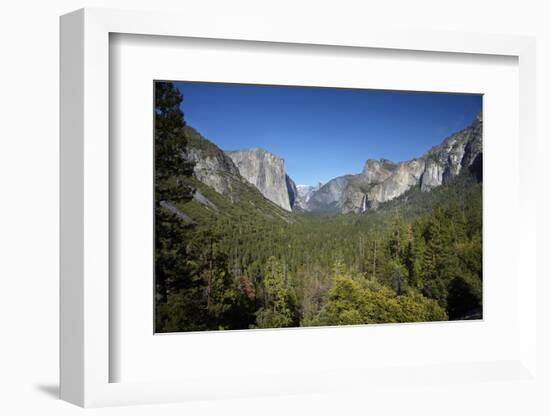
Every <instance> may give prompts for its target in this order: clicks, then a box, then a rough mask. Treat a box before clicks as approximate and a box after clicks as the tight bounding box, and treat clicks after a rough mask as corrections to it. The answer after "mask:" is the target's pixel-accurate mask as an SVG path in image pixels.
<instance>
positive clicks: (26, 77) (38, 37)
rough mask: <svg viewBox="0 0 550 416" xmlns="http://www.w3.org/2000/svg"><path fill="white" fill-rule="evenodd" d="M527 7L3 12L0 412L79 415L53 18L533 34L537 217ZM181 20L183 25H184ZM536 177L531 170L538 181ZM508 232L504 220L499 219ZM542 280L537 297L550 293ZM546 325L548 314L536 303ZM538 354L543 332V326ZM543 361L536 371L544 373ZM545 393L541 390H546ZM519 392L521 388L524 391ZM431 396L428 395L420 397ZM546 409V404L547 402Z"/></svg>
mask: <svg viewBox="0 0 550 416" xmlns="http://www.w3.org/2000/svg"><path fill="white" fill-rule="evenodd" d="M547 3H548V2H545V1H534V0H522V1H520V0H516V1H506V0H494V1H493V0H461V1H443V0H433V1H430V0H414V1H410V0H403V1H391V0H376V1H357V2H352V1H346V0H338V1H330V2H326V1H321V0H317V1H311V2H310V1H301V2H299V1H298V0H294V1H285V0H278V1H274V0H271V1H268V2H267V1H245V0H242V1H241V0H231V1H225V2H224V1H218V2H215V1H205V0H202V1H199V0H195V1H186V0H179V1H169V0H155V1H152V0H133V1H130V0H111V1H107V0H103V1H102V0H88V1H86V2H82V1H69V0H50V1H38V0H20V1H13V0H12V1H9V0H8V1H5V2H4V3H3V4H2V6H1V8H0V31H1V33H0V42H1V47H0V54H1V57H2V59H1V61H0V83H1V86H2V87H1V89H0V121H1V122H0V143H1V150H0V185H1V188H0V189H1V192H2V200H1V202H0V236H1V238H0V244H1V247H0V253H1V254H0V270H1V271H0V278H1V282H2V286H0V317H1V327H0V329H1V331H2V332H1V334H2V335H1V340H0V414H4V415H18V414H38V413H39V412H40V414H56V415H58V414H59V415H66V414H76V413H80V412H81V411H82V410H81V409H79V408H76V407H74V406H72V405H69V404H66V403H64V402H60V401H58V400H57V399H56V395H57V389H58V387H57V386H58V254H59V253H58V143H59V142H58V118H59V112H58V103H59V100H58V86H59V82H58V69H59V65H58V61H59V48H58V42H59V41H58V16H59V15H61V14H64V13H66V12H69V11H72V10H74V9H77V8H80V7H84V6H88V7H90V6H93V7H116V8H134V9H145V10H147V9H166V10H178V11H180V12H188V13H189V18H190V19H191V18H192V15H193V14H195V13H198V14H201V13H204V14H206V15H211V14H214V13H220V14H224V15H227V16H228V18H229V19H230V18H231V15H234V14H243V13H244V14H248V15H250V16H251V18H253V16H254V15H258V14H260V15H267V16H271V18H273V19H276V20H279V21H280V22H281V27H284V26H285V21H287V20H292V21H298V22H301V21H302V22H303V27H304V30H307V26H308V22H309V21H311V20H318V21H326V24H327V25H330V26H334V25H346V26H348V25H355V26H357V27H359V28H360V27H362V26H364V25H370V24H375V23H376V24H380V23H381V22H382V23H383V24H386V23H387V25H388V26H405V27H421V28H426V27H427V28H433V29H438V30H456V31H473V32H489V33H511V34H523V35H536V36H537V41H538V45H537V46H538V52H537V53H538V68H537V70H538V133H539V148H538V155H539V163H538V166H539V170H538V173H537V175H536V176H537V177H538V179H537V180H538V189H539V190H540V192H541V195H540V204H539V207H540V208H539V213H540V214H543V213H544V212H545V211H546V210H548V209H547V207H548V201H549V199H548V190H549V189H550V185H549V183H550V181H549V180H550V176H549V174H548V170H547V169H546V168H545V163H547V160H548V156H545V155H549V154H550V146H549V143H548V138H549V137H550V128H549V126H548V124H547V123H546V119H547V118H548V114H549V113H550V96H549V94H550V29H549V27H550V25H549V20H550V12H548V11H547V10H546V8H545V6H547ZM182 24H185V22H182ZM534 177H535V175H534ZM540 217H541V218H540V224H539V273H544V274H546V275H547V274H548V273H547V271H546V270H547V267H546V261H545V256H547V253H548V248H549V246H548V244H547V243H546V241H544V240H545V238H543V237H545V236H546V235H548V232H549V231H550V230H549V228H548V225H549V223H548V219H547V217H548V214H546V218H542V215H540ZM503 226H505V224H503ZM548 289H549V284H548V282H546V281H543V282H542V285H539V288H538V291H539V292H540V293H547V294H548V296H550V291H549V290H548ZM539 309H540V317H541V321H542V319H543V318H544V321H545V323H546V324H545V325H544V326H545V327H546V328H550V325H548V323H547V322H548V318H549V317H550V313H549V310H550V308H549V307H548V306H547V305H545V304H540V305H539ZM539 327H540V328H541V330H540V331H539V338H540V339H541V341H542V342H541V347H542V349H543V351H544V350H546V351H550V342H549V341H550V335H549V332H550V331H548V330H546V331H544V330H543V325H539ZM545 355H546V356H547V355H548V353H547V352H546V354H544V353H543V354H541V356H540V357H539V359H540V362H541V368H544V369H545V374H550V371H548V370H549V366H548V358H547V357H546V356H545ZM549 386H550V384H549V385H547V386H546V393H547V392H548V391H550V387H549ZM524 387H525V388H524ZM428 394H429V395H428ZM544 397H545V395H544V391H542V389H538V390H537V389H532V388H530V386H529V385H528V384H526V385H525V386H523V387H522V386H519V387H518V386H516V385H508V384H506V383H498V384H494V385H491V386H488V387H487V388H484V389H483V393H480V392H479V389H476V388H475V386H474V387H472V386H468V385H467V384H457V385H454V386H435V387H434V388H433V389H431V390H430V393H425V392H424V391H423V390H422V389H418V391H415V392H414V394H411V395H410V396H407V398H406V399H405V398H403V397H395V395H393V394H392V391H391V388H388V391H387V394H384V395H381V396H377V397H371V396H369V392H368V391H365V394H364V395H361V396H357V395H353V396H352V395H349V394H346V393H335V394H328V395H327V394H325V395H322V396H321V395H318V396H300V397H297V396H295V397H281V398H259V399H254V400H231V401H214V402H197V403H187V404H173V405H163V406H160V407H150V406H141V407H133V408H115V409H100V410H93V412H94V413H97V414H101V415H104V414H105V415H106V414H109V415H124V414H144V415H145V414H150V413H152V412H163V413H165V414H184V413H185V414H192V415H200V414H207V415H217V414H220V413H223V414H239V415H245V414H258V413H259V414H267V415H271V414H283V413H286V414H298V413H301V414H336V413H339V414H359V413H360V414H376V415H380V414H399V413H404V412H406V413H407V414H416V413H418V414H423V415H427V414H446V415H454V414H457V415H459V414H460V415H465V414H483V413H487V414H489V413H490V414H501V415H504V414H514V415H516V414H526V415H536V414H549V408H550V405H549V404H548V402H546V403H545V402H544V399H543V398H544ZM543 403H544V404H543Z"/></svg>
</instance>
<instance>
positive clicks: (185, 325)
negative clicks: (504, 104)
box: [155, 83, 483, 332]
mask: <svg viewBox="0 0 550 416" xmlns="http://www.w3.org/2000/svg"><path fill="white" fill-rule="evenodd" d="M155 98H156V100H157V101H156V108H155V282H156V313H155V322H156V330H157V331H158V332H175V331H201V330H212V329H244V328H274V327H290V326H310V325H347V324H369V323H391V322H423V321H439V320H446V319H470V318H479V317H481V314H482V304H481V302H482V286H483V285H482V281H483V275H482V209H481V208H482V192H481V183H479V182H478V180H479V177H478V176H476V175H470V174H469V173H468V172H467V171H466V170H464V173H461V175H459V176H458V177H457V178H455V179H453V180H452V181H451V182H449V183H447V184H445V185H443V186H440V187H438V188H436V189H434V190H432V191H431V192H420V189H418V188H414V189H411V190H410V191H408V192H407V193H405V194H404V195H403V196H401V197H400V198H397V199H395V200H392V201H390V202H387V203H384V204H381V206H380V207H379V209H378V210H377V211H375V212H367V213H366V214H363V215H356V214H346V215H326V214H321V215H319V214H310V213H303V212H292V213H289V212H286V211H284V210H283V209H281V208H280V207H278V206H277V205H275V204H273V203H271V202H270V201H268V200H267V199H265V198H264V197H263V196H262V195H261V193H260V192H259V191H258V190H257V189H256V188H254V187H253V186H252V185H250V184H249V183H247V182H246V181H241V180H237V179H231V178H230V179H231V182H230V183H231V189H232V193H231V197H230V198H229V197H227V196H223V195H221V194H219V193H217V192H216V191H215V190H214V189H212V188H210V187H208V186H206V185H205V184H203V183H201V182H199V181H198V180H196V179H195V178H194V177H193V176H192V169H193V166H192V164H190V163H189V162H188V161H186V159H185V154H186V146H187V145H190V146H192V147H194V148H198V149H200V150H201V151H202V152H203V153H205V154H207V155H210V156H214V157H215V156H216V155H218V154H219V152H220V150H219V149H218V148H217V147H216V145H215V144H213V143H212V142H209V141H208V140H206V139H204V138H203V137H202V136H201V135H200V134H199V133H198V132H196V131H195V130H194V129H192V128H190V127H188V126H186V125H185V122H184V119H183V114H182V113H181V110H180V108H179V107H180V104H181V100H182V99H183V97H181V94H180V93H179V91H178V90H177V89H175V88H174V86H173V85H172V84H171V83H156V85H155ZM195 190H197V191H200V193H201V194H202V195H203V196H204V197H205V198H207V199H208V201H209V202H210V204H204V203H201V202H200V201H198V200H196V199H193V198H192V195H193V192H194V191H195ZM166 202H169V203H170V204H171V207H172V208H173V209H168V208H167V206H166ZM178 212H179V213H181V214H185V216H186V217H189V218H191V219H192V221H185V220H184V219H183V218H184V216H183V215H179V216H178V215H177V213H178Z"/></svg>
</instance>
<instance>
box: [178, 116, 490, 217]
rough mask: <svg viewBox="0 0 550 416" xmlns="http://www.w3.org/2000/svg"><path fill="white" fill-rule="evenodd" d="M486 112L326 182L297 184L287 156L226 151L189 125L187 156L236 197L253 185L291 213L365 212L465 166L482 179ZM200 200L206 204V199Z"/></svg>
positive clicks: (197, 170)
mask: <svg viewBox="0 0 550 416" xmlns="http://www.w3.org/2000/svg"><path fill="white" fill-rule="evenodd" d="M482 123H483V122H482V114H481V113H480V114H478V115H477V117H476V118H475V120H474V121H473V123H472V124H471V125H470V126H468V127H466V128H465V129H463V130H461V131H459V132H457V133H455V134H453V135H451V136H449V137H448V138H446V139H445V140H444V141H443V142H442V143H441V144H439V145H437V146H435V147H433V148H432V149H430V150H429V151H427V152H426V153H425V154H423V155H422V156H420V157H418V158H415V159H412V160H408V161H404V162H399V163H394V162H392V161H389V160H387V159H380V160H374V159H369V160H367V161H366V162H365V165H364V167H363V170H362V171H361V172H360V173H358V174H349V175H343V176H339V177H337V178H334V179H332V180H330V181H328V182H327V183H325V184H324V185H321V184H319V185H318V186H307V185H298V186H296V184H295V183H294V181H293V180H292V179H291V178H290V177H289V176H288V175H287V173H286V171H285V164H284V160H283V159H282V158H280V157H279V156H276V155H274V154H272V153H270V152H268V151H266V150H264V149H260V148H254V149H245V150H237V151H227V152H223V151H222V150H220V149H219V148H218V147H217V146H216V145H215V144H213V143H212V142H210V141H208V140H207V139H205V138H204V137H202V136H201V135H200V134H199V133H198V132H196V131H195V130H194V129H192V128H191V127H187V128H186V129H187V130H186V133H187V136H188V149H187V153H186V157H187V158H188V159H189V160H191V161H193V162H194V163H195V167H194V175H195V177H196V178H197V179H198V180H200V181H201V182H203V183H205V184H206V185H208V186H210V187H212V188H213V189H214V190H216V191H217V192H219V193H220V194H222V195H225V196H228V197H229V198H231V200H233V198H234V197H235V192H234V188H235V187H236V185H239V184H240V185H242V184H243V183H246V186H253V187H254V188H255V189H257V190H258V191H259V192H260V193H261V194H262V195H263V196H264V197H265V198H267V199H268V200H270V201H272V202H273V203H275V204H276V205H278V206H279V207H281V208H283V209H285V210H287V211H291V210H292V209H293V208H300V209H302V210H305V211H313V212H333V213H338V212H340V213H350V212H355V213H361V212H365V211H366V210H369V209H377V208H378V206H379V205H380V204H381V203H383V202H386V201H390V200H392V199H395V198H397V197H399V196H401V195H403V194H404V193H405V192H407V191H408V190H409V189H411V188H413V187H418V189H420V191H422V192H429V191H431V190H432V189H434V188H436V187H438V186H440V185H442V184H444V183H447V182H448V181H450V180H451V179H452V178H454V177H456V176H457V175H459V174H460V172H461V171H462V170H463V169H464V168H468V169H469V170H470V172H472V173H473V174H475V175H476V177H477V178H478V180H481V175H482V151H483V145H482V130H483V124H482ZM197 198H199V199H198V201H199V202H201V203H204V204H206V201H202V200H200V196H198V197H197Z"/></svg>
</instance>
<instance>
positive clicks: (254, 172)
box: [226, 148, 296, 211]
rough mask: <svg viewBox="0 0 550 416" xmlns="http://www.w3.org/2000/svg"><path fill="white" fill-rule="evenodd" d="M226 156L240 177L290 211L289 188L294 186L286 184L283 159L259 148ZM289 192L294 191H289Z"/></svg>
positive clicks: (229, 153) (231, 152)
mask: <svg viewBox="0 0 550 416" xmlns="http://www.w3.org/2000/svg"><path fill="white" fill-rule="evenodd" d="M226 154H227V155H228V156H229V157H230V158H231V160H232V161H233V163H234V164H235V166H236V167H237V169H238V170H239V173H240V174H241V176H242V177H243V178H245V179H246V180H248V182H250V183H251V184H252V185H254V186H255V187H256V188H258V190H259V191H260V192H261V193H262V195H263V196H265V197H266V198H267V199H269V200H270V201H272V202H273V203H275V204H277V205H278V206H280V207H281V208H283V209H285V210H287V211H291V209H292V203H293V202H294V196H292V197H291V196H290V195H289V186H290V188H295V186H296V185H292V184H293V182H291V183H290V184H288V182H287V178H288V176H287V175H286V172H285V162H284V160H283V159H281V158H280V157H279V156H275V155H274V154H272V153H269V152H268V151H266V150H264V149H261V148H254V149H245V150H237V151H228V152H226ZM288 179H290V178H288ZM291 192H295V191H294V190H293V189H291ZM291 199H292V203H291Z"/></svg>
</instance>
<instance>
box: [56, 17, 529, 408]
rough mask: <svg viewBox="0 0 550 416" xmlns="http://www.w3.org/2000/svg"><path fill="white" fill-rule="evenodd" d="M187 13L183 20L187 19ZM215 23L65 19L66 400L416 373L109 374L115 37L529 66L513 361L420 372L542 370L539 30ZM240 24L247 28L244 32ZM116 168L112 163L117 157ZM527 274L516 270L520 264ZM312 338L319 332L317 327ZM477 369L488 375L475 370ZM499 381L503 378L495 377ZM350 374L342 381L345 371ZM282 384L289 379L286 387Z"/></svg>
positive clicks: (331, 384) (327, 385)
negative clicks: (534, 170)
mask: <svg viewBox="0 0 550 416" xmlns="http://www.w3.org/2000/svg"><path fill="white" fill-rule="evenodd" d="M184 20H185V22H186V24H185V25H182V23H181V22H182V21H184ZM235 23H236V22H229V21H225V20H224V19H220V20H219V21H218V20H217V21H216V22H215V24H212V25H209V24H207V22H206V20H204V19H200V18H196V19H190V18H189V16H178V15H177V14H176V15H174V14H171V13H160V12H159V13H156V12H155V13H151V12H137V11H119V10H107V9H82V10H78V11H76V12H73V13H71V14H68V15H65V16H63V17H62V18H61V281H60V288H61V305H60V319H61V323H60V325H61V339H60V362H61V369H60V375H61V377H60V378H61V389H60V394H61V398H62V399H64V400H67V401H69V402H71V403H74V404H77V405H79V406H84V407H88V406H108V405H121V404H138V403H159V402H173V401H184V400H192V399H196V398H216V397H239V396H254V395H262V394H281V393H294V394H296V393H309V392H323V391H334V390H340V389H347V388H352V385H353V386H355V387H357V386H361V385H363V384H371V385H372V384H376V383H379V382H382V383H384V380H385V382H386V383H388V382H390V380H391V379H394V378H395V377H396V375H397V378H400V377H401V378H402V377H405V378H406V373H407V371H404V372H403V371H402V372H400V371H399V369H390V368H378V369H374V368H372V367H370V368H369V369H368V370H369V371H362V370H364V369H361V368H358V369H357V371H353V370H351V371H350V370H349V369H345V368H342V369H333V370H331V371H330V373H327V374H326V375H327V376H326V377H324V378H323V377H319V374H310V373H300V371H298V372H297V373H295V374H289V373H281V374H278V375H275V376H273V375H272V376H271V377H269V378H265V379H264V380H261V381H258V380H255V381H254V382H249V383H243V382H236V383H231V378H230V377H229V378H228V377H227V376H224V375H220V380H219V381H218V382H212V380H211V379H210V380H208V379H206V378H203V379H197V378H196V377H195V378H193V379H189V380H182V381H168V380H166V381H150V382H139V383H138V382H130V383H126V382H117V383H115V382H110V381H111V377H110V370H109V369H110V365H111V364H112V362H113V360H116V359H117V357H116V355H115V354H113V351H112V350H111V349H110V341H109V339H110V336H112V334H110V312H109V311H110V308H112V307H113V305H112V304H110V303H111V302H112V298H110V296H109V290H110V284H109V275H110V260H109V254H110V253H109V235H110V232H109V229H110V211H109V209H110V208H109V198H110V195H109V189H110V176H109V171H110V163H112V161H111V160H110V158H109V134H110V132H109V126H110V124H109V117H110V113H109V88H110V76H109V36H110V34H114V33H119V34H134V35H149V36H150V35H154V36H170V37H186V38H204V39H225V40H235V41H242V40H245V41H253V42H279V43H282V44H302V45H331V46H333V47H342V48H346V47H354V48H380V49H388V50H411V51H431V52H436V53H443V54H445V53H447V54H448V53H451V54H472V55H473V56H475V55H476V54H483V55H504V56H511V57H515V58H517V59H518V66H519V106H518V107H519V114H518V119H519V136H518V137H519V138H520V141H519V154H518V155H519V162H518V163H519V167H520V170H519V172H520V177H519V185H520V189H519V199H520V201H519V204H520V207H519V211H518V212H519V214H518V218H517V219H515V221H517V224H516V225H517V226H518V242H517V245H516V251H517V259H518V261H517V265H516V267H517V270H522V273H523V276H522V279H521V282H520V285H519V287H518V292H517V320H518V322H520V323H521V325H519V326H518V328H519V333H518V336H517V339H518V346H517V350H516V351H517V354H513V355H510V357H509V359H507V360H499V361H498V362H497V361H482V362H473V363H462V364H460V365H457V364H456V363H453V362H442V363H440V364H438V365H433V364H430V365H427V366H422V363H418V364H419V367H418V368H416V370H415V374H416V375H415V377H420V379H422V380H432V381H433V379H434V377H435V376H434V374H438V375H441V374H443V376H442V377H444V378H445V377H447V378H458V379H461V380H464V381H468V380H470V381H471V382H474V383H475V382H479V381H480V380H483V378H484V377H481V378H480V377H478V376H479V375H480V374H481V375H484V376H487V375H488V374H493V375H495V374H500V375H502V376H503V377H504V378H505V379H507V380H518V382H520V381H522V380H525V379H532V378H534V377H536V369H537V365H536V345H537V344H536V303H535V302H534V299H535V295H536V276H537V275H536V270H535V266H534V265H535V264H536V261H535V259H534V256H535V251H536V250H534V249H533V247H534V245H535V237H536V235H535V231H536V218H535V217H534V215H532V214H531V213H532V212H535V211H536V210H535V209H533V208H534V204H535V201H534V199H533V195H534V194H535V193H534V192H532V188H533V186H534V184H533V182H532V181H531V179H530V177H529V169H528V168H529V167H530V166H533V165H534V163H535V150H534V149H535V146H534V145H535V140H536V136H535V134H536V132H535V130H534V128H535V127H534V126H535V125H536V123H535V121H536V120H535V114H536V112H535V91H536V84H535V41H534V39H533V38H529V37H518V36H508V35H487V34H465V33H431V32H428V31H426V32H421V31H417V32H411V31H407V32H396V31H387V32H384V31H379V30H374V29H368V30H364V29H362V28H359V29H357V28H350V29H349V30H348V31H341V30H338V31H331V30H329V29H327V28H326V27H324V26H319V27H317V26H314V25H312V26H311V27H310V28H308V31H307V32H305V31H303V28H300V27H297V26H296V27H294V26H285V27H284V30H283V29H282V28H281V27H280V26H279V25H277V23H276V22H269V21H268V20H267V21H249V20H246V19H244V18H243V21H242V22H239V24H238V25H236V24H235ZM237 27H238V30H237V29H236V28H237ZM111 168H112V166H111ZM516 272H517V271H516ZM312 334H313V332H312V333H311V335H304V336H313V335H312ZM475 374H477V375H478V376H475ZM497 378H498V377H497ZM344 379H345V380H346V381H345V382H343V381H342V380H344ZM283 386H284V387H283Z"/></svg>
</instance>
